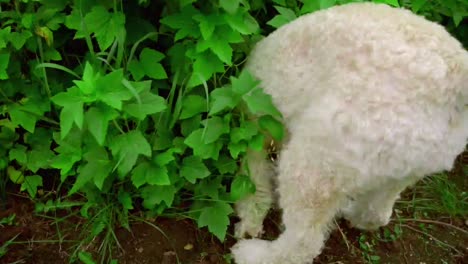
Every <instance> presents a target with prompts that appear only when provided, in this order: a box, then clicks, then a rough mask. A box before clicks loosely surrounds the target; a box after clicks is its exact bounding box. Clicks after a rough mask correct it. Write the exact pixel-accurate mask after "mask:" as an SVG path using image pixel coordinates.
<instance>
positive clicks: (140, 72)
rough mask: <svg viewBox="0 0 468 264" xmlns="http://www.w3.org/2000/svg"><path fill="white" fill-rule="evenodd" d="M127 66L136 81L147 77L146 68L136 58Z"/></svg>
mask: <svg viewBox="0 0 468 264" xmlns="http://www.w3.org/2000/svg"><path fill="white" fill-rule="evenodd" d="M127 67H128V70H129V71H130V73H132V76H133V79H134V80H135V81H139V80H141V79H142V78H143V77H145V68H144V67H143V65H142V64H141V63H140V62H139V61H137V60H135V59H134V60H132V61H131V62H130V63H129V64H128V66H127Z"/></svg>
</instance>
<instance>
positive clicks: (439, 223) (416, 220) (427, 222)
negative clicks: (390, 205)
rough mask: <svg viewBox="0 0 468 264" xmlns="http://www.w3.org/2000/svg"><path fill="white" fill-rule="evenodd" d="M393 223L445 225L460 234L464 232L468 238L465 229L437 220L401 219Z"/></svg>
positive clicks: (467, 232)
mask: <svg viewBox="0 0 468 264" xmlns="http://www.w3.org/2000/svg"><path fill="white" fill-rule="evenodd" d="M392 221H402V222H419V223H426V224H435V225H443V226H447V227H451V228H453V229H455V230H457V231H459V232H462V233H463V234H465V235H467V236H468V231H466V230H464V229H463V228H460V227H458V226H454V225H452V224H449V223H445V222H440V221H435V220H426V219H411V218H408V219H405V218H399V219H392Z"/></svg>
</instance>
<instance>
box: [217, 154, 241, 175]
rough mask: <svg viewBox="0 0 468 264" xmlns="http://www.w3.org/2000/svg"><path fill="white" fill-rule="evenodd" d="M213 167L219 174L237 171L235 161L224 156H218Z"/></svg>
mask: <svg viewBox="0 0 468 264" xmlns="http://www.w3.org/2000/svg"><path fill="white" fill-rule="evenodd" d="M214 166H215V167H216V168H217V169H218V171H219V173H221V174H226V173H235V172H237V170H238V166H237V161H236V160H234V159H232V158H231V157H228V156H226V155H220V156H219V159H218V160H217V161H215V162H214Z"/></svg>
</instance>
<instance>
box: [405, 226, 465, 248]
mask: <svg viewBox="0 0 468 264" xmlns="http://www.w3.org/2000/svg"><path fill="white" fill-rule="evenodd" d="M401 226H402V227H406V228H408V229H410V230H412V231H414V232H416V233H419V234H422V235H425V236H428V237H429V238H431V239H433V240H434V241H436V242H438V243H440V244H442V245H444V246H446V247H448V248H450V249H452V250H453V251H455V252H457V254H460V255H461V254H462V252H460V251H459V250H458V249H456V248H455V247H454V246H452V245H449V244H447V243H445V242H443V241H441V240H439V239H438V238H436V237H435V236H433V235H431V234H428V233H424V232H423V231H421V230H418V229H416V228H414V227H412V226H409V225H405V224H401Z"/></svg>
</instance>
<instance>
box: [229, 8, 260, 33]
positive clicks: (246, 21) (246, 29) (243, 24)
mask: <svg viewBox="0 0 468 264" xmlns="http://www.w3.org/2000/svg"><path fill="white" fill-rule="evenodd" d="M224 19H225V20H226V21H227V22H228V24H229V26H230V27H231V28H232V29H233V30H235V31H237V32H240V33H241V34H244V35H249V34H253V33H256V32H258V31H259V29H260V27H259V25H258V22H257V20H256V19H255V18H254V17H252V16H251V15H250V14H249V12H246V11H243V10H242V9H238V10H237V13H236V14H235V15H234V14H230V15H224Z"/></svg>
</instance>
